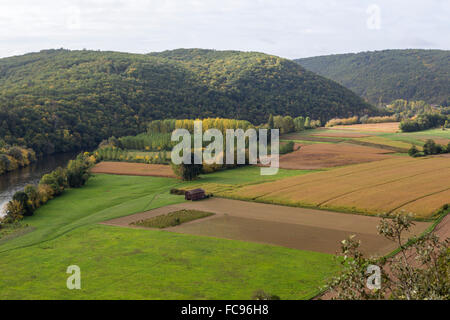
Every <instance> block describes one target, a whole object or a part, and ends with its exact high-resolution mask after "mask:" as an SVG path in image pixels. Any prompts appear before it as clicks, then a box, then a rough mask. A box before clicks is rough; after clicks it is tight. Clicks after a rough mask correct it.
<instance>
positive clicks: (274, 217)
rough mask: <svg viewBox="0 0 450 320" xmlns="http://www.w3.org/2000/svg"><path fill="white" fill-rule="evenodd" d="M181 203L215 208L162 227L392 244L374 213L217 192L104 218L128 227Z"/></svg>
mask: <svg viewBox="0 0 450 320" xmlns="http://www.w3.org/2000/svg"><path fill="white" fill-rule="evenodd" d="M180 209H196V210H202V211H207V212H213V213H216V214H215V215H214V216H211V217H208V218H205V219H200V220H196V221H192V222H189V223H186V224H183V225H180V226H177V227H172V228H167V229H165V230H168V231H173V232H179V233H187V234H194V235H200V236H212V237H219V238H226V239H234V240H243V241H252V242H259V243H266V244H274V245H280V246H285V247H289V248H294V249H301V250H310V251H318V252H324V253H331V254H334V253H336V252H338V251H339V249H340V241H341V240H343V239H345V238H346V237H348V236H349V235H352V234H355V235H356V236H357V238H358V239H360V240H361V241H362V247H361V248H362V250H363V251H364V252H366V253H368V254H386V253H388V252H390V251H392V250H394V249H395V248H396V246H395V244H393V243H392V242H390V241H388V240H386V239H384V238H382V237H380V236H379V235H378V234H377V229H376V226H377V225H378V223H379V221H380V219H379V218H377V217H368V216H361V215H352V214H344V213H337V212H330V211H321V210H313V209H303V208H293V207H286V206H277V205H269V204H261V203H254V202H246V201H237V200H228V199H221V198H212V199H207V200H202V201H198V202H185V203H181V204H177V205H171V206H167V207H162V208H159V209H155V210H152V211H148V212H144V213H139V214H134V215H130V216H126V217H122V218H118V219H113V220H109V221H105V222H103V224H107V225H113V226H123V227H130V223H132V222H135V221H138V220H142V219H145V218H150V217H152V216H156V215H161V214H165V213H169V212H172V211H177V210H180ZM429 225H430V224H429V223H425V222H417V223H416V226H415V227H414V228H413V231H412V232H413V233H414V234H419V233H421V232H423V231H424V230H425V229H426V228H427V227H428V226H429Z"/></svg>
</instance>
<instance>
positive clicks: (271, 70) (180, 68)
mask: <svg viewBox="0 0 450 320" xmlns="http://www.w3.org/2000/svg"><path fill="white" fill-rule="evenodd" d="M375 112H376V111H374V109H373V107H372V106H371V105H369V104H367V103H365V102H364V101H363V100H362V99H361V98H359V97H358V96H357V95H355V94H354V93H352V92H351V91H350V90H348V89H346V88H344V87H342V86H341V85H339V84H337V83H335V82H333V81H331V80H327V79H324V78H322V77H320V76H317V75H315V74H314V73H312V72H310V71H306V70H305V69H303V68H302V67H301V66H300V65H298V64H296V63H294V62H292V61H290V60H286V59H282V58H279V57H275V56H270V55H266V54H262V53H244V52H237V51H212V50H199V49H192V50H183V49H180V50H174V51H166V52H162V53H152V54H146V55H144V54H129V53H119V52H100V51H88V50H82V51H69V50H64V49H60V50H45V51H41V52H39V53H31V54H26V55H23V56H16V57H10V58H4V59H0V139H2V140H3V141H4V142H6V143H8V144H11V145H13V144H16V145H23V146H27V147H31V148H33V149H34V150H35V151H36V152H37V153H38V154H43V153H53V152H64V151H69V150H74V149H78V148H85V147H94V146H96V145H97V144H98V143H99V142H100V141H101V140H102V139H104V138H108V137H111V136H116V137H120V136H126V135H134V134H136V133H139V132H143V131H145V129H146V125H147V123H148V122H149V121H151V120H155V119H164V118H176V119H184V118H197V117H202V118H205V117H224V118H235V119H243V120H249V121H251V122H252V123H254V124H258V123H263V122H265V121H266V120H267V117H268V115H269V114H271V113H272V114H279V115H291V116H293V117H296V116H299V115H302V116H309V117H311V118H313V119H320V120H322V122H323V123H324V122H326V120H328V119H330V118H333V117H337V116H342V117H344V116H351V115H355V114H366V113H369V114H371V113H375Z"/></svg>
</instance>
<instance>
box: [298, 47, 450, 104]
mask: <svg viewBox="0 0 450 320" xmlns="http://www.w3.org/2000/svg"><path fill="white" fill-rule="evenodd" d="M295 61H296V62H298V63H299V64H300V65H302V66H303V67H305V68H306V69H308V70H311V71H313V72H315V73H317V74H320V75H322V76H324V77H327V78H329V79H332V80H335V81H337V82H339V83H340V84H342V85H344V86H346V87H347V88H349V89H351V90H353V91H354V92H356V93H357V94H359V95H360V96H361V97H364V98H366V99H367V100H368V101H369V102H371V103H373V104H377V105H378V104H380V105H381V104H386V103H390V102H392V101H393V100H396V99H405V100H424V101H426V102H427V103H431V104H439V105H444V106H446V105H449V104H450V51H448V50H447V51H444V50H414V49H410V50H384V51H374V52H361V53H356V54H353V53H351V54H338V55H330V56H320V57H312V58H305V59H297V60H295Z"/></svg>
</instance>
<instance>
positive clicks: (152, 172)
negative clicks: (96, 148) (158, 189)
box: [92, 161, 175, 178]
mask: <svg viewBox="0 0 450 320" xmlns="http://www.w3.org/2000/svg"><path fill="white" fill-rule="evenodd" d="M92 173H107V174H119V175H127V176H154V177H166V178H175V175H174V174H173V171H172V169H171V168H170V166H168V165H163V164H146V163H130V162H108V161H104V162H100V163H98V164H96V165H95V167H94V168H92Z"/></svg>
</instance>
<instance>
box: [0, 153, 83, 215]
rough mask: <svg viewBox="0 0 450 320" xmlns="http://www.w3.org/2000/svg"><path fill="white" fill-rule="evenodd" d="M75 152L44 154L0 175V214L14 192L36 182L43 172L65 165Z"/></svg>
mask: <svg viewBox="0 0 450 320" xmlns="http://www.w3.org/2000/svg"><path fill="white" fill-rule="evenodd" d="M77 154H78V152H69V153H61V154H55V155H49V156H45V157H44V158H41V159H39V160H38V161H36V162H35V163H33V164H31V165H30V166H28V167H25V168H21V169H18V170H15V171H12V172H8V173H6V174H3V175H0V216H2V215H4V214H5V212H4V208H5V206H6V204H7V203H8V202H9V201H10V200H11V198H12V197H13V195H14V193H16V192H17V191H20V190H23V188H24V187H25V186H26V185H27V184H38V182H39V180H40V179H41V177H42V176H43V175H44V174H47V173H49V172H51V171H53V170H54V169H56V168H57V167H65V166H66V165H67V163H68V162H69V160H71V159H73V158H75V157H76V155H77Z"/></svg>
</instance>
